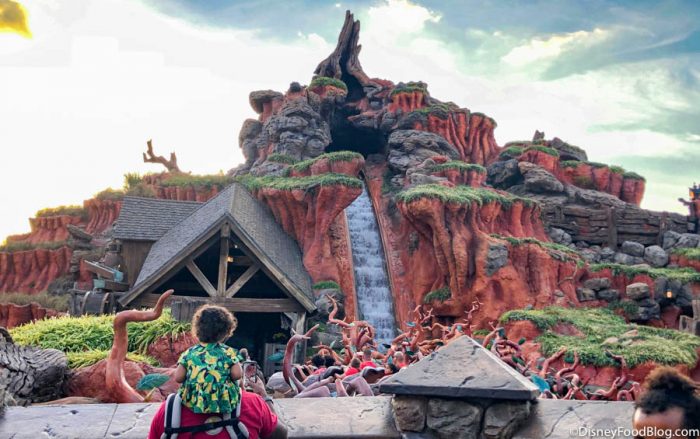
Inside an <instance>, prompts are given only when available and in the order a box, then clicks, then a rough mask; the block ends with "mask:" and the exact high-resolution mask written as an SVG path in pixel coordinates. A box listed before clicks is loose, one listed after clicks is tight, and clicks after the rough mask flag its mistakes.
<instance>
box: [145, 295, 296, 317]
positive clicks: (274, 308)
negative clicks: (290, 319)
mask: <svg viewBox="0 0 700 439" xmlns="http://www.w3.org/2000/svg"><path fill="white" fill-rule="evenodd" d="M159 297H160V294H148V293H147V294H142V295H141V296H139V297H138V299H137V300H135V301H134V304H135V305H136V304H137V305H139V306H147V307H153V306H155V304H156V302H157V301H158V298H159ZM183 297H190V296H175V295H173V296H170V297H169V298H168V299H167V300H166V301H165V303H166V304H170V302H172V301H173V300H181V299H182V298H183ZM190 298H192V299H195V300H203V301H206V302H207V303H211V304H215V305H220V306H223V307H224V308H226V309H228V310H229V311H233V312H270V313H284V312H296V313H302V314H303V313H304V312H305V310H304V307H302V306H301V304H299V303H298V302H297V301H295V300H294V299H248V298H242V297H241V298H239V297H234V298H223V297H218V298H208V297H190Z"/></svg>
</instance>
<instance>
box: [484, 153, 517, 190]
mask: <svg viewBox="0 0 700 439" xmlns="http://www.w3.org/2000/svg"><path fill="white" fill-rule="evenodd" d="M486 172H487V174H486V175H487V180H486V181H488V183H489V184H490V185H491V186H493V187H496V188H501V189H506V188H509V187H511V186H513V185H514V184H517V183H518V181H519V180H520V179H521V178H522V175H521V174H520V169H519V168H518V161H517V160H516V159H510V160H506V161H499V162H494V163H492V164H491V165H489V167H488V168H487V169H486Z"/></svg>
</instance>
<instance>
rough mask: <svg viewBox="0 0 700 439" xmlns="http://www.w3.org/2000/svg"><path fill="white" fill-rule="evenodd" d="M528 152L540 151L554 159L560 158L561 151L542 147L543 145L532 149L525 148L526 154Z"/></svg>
mask: <svg viewBox="0 0 700 439" xmlns="http://www.w3.org/2000/svg"><path fill="white" fill-rule="evenodd" d="M528 151H539V152H543V153H545V154H548V155H551V156H552V157H559V151H557V150H556V149H554V148H549V147H547V146H542V145H534V146H530V147H527V148H525V152H528Z"/></svg>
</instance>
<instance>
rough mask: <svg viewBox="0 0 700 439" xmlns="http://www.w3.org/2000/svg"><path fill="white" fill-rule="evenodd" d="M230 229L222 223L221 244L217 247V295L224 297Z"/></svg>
mask: <svg viewBox="0 0 700 439" xmlns="http://www.w3.org/2000/svg"><path fill="white" fill-rule="evenodd" d="M229 234H230V229H229V226H228V224H224V227H223V228H222V229H221V246H220V248H219V280H218V282H217V288H216V292H217V296H219V297H224V296H225V295H226V280H227V277H228V244H229V241H228V237H229Z"/></svg>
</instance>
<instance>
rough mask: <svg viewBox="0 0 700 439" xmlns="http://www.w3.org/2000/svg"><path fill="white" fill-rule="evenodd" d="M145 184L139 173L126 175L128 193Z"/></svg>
mask: <svg viewBox="0 0 700 439" xmlns="http://www.w3.org/2000/svg"><path fill="white" fill-rule="evenodd" d="M142 182H143V176H142V175H141V174H139V173H138V172H127V173H126V174H124V191H128V190H129V189H132V188H134V187H136V186H138V185H140V184H141V183H142Z"/></svg>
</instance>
